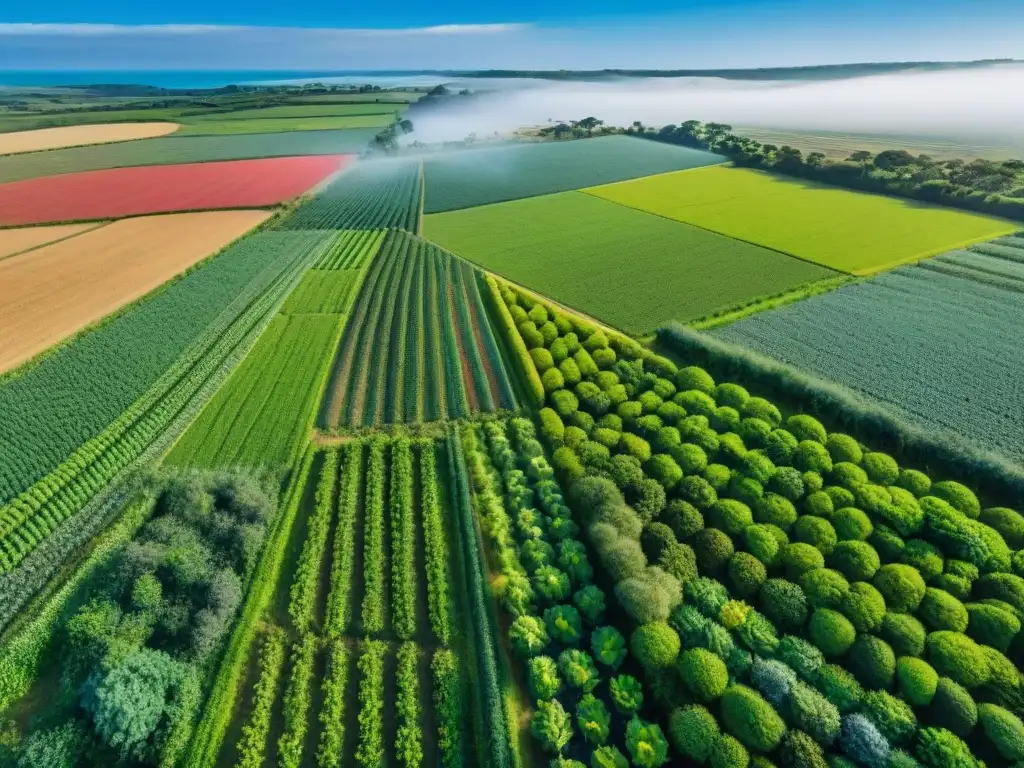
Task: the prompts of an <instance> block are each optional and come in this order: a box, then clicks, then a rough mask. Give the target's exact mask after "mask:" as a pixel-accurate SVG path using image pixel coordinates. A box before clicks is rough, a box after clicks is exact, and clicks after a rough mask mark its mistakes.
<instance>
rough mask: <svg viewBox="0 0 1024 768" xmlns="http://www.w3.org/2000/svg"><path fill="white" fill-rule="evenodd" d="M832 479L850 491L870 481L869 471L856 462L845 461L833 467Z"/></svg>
mask: <svg viewBox="0 0 1024 768" xmlns="http://www.w3.org/2000/svg"><path fill="white" fill-rule="evenodd" d="M832 480H833V481H834V482H836V483H838V484H839V485H840V486H842V487H843V488H845V489H848V490H849V491H854V490H855V489H857V488H859V487H860V486H862V485H866V484H867V482H868V473H867V472H865V471H864V470H863V469H862V468H860V467H858V466H857V465H856V464H850V463H849V462H846V461H843V462H840V463H839V464H836V465H834V466H833V467H832Z"/></svg>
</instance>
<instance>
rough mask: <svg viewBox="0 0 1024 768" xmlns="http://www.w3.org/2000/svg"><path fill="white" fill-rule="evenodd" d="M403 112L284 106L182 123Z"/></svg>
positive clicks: (386, 106)
mask: <svg viewBox="0 0 1024 768" xmlns="http://www.w3.org/2000/svg"><path fill="white" fill-rule="evenodd" d="M403 109H405V107H404V105H403V104H400V103H374V102H369V103H367V102H363V103H356V104H288V105H283V106H277V107H262V108H259V109H236V110H232V111H230V112H217V113H215V114H209V115H203V114H198V115H188V116H184V117H182V122H184V123H186V124H187V123H201V122H216V123H224V122H234V121H238V120H246V121H248V120H267V119H284V118H291V119H294V118H300V117H350V116H357V117H366V116H368V115H392V116H393V115H399V114H401V113H402V110H403Z"/></svg>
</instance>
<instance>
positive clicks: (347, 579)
mask: <svg viewBox="0 0 1024 768" xmlns="http://www.w3.org/2000/svg"><path fill="white" fill-rule="evenodd" d="M343 452H344V461H343V468H342V471H341V488H340V489H339V491H338V521H337V528H336V529H335V533H334V555H333V559H332V561H331V583H330V591H329V592H328V595H327V617H326V619H325V620H324V634H325V635H326V636H327V637H330V638H334V637H338V636H340V635H343V634H345V631H346V630H347V628H348V626H349V623H350V622H351V620H352V604H351V600H350V598H351V589H352V586H351V585H352V577H353V573H354V570H355V559H354V557H355V546H356V542H355V538H356V523H357V519H356V518H357V516H358V513H359V498H360V490H361V488H362V484H361V480H362V476H363V444H362V443H360V442H353V443H350V444H349V445H348V446H346V447H345V448H344V449H343Z"/></svg>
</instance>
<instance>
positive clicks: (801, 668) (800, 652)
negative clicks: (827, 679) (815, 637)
mask: <svg viewBox="0 0 1024 768" xmlns="http://www.w3.org/2000/svg"><path fill="white" fill-rule="evenodd" d="M776 656H777V657H778V659H779V661H782V662H784V663H785V664H788V665H789V666H791V667H792V668H793V671H794V672H796V673H797V674H798V675H799V676H800V678H801V679H802V680H808V681H810V680H814V677H815V675H817V673H818V670H819V669H821V668H822V667H823V666H824V664H825V657H824V656H823V655H822V653H821V651H819V650H818V648H817V647H815V646H813V645H811V644H810V643H809V642H807V641H806V640H804V639H803V638H800V637H796V636H795V635H785V636H784V637H783V638H782V639H781V640H780V641H779V648H778V652H777V654H776Z"/></svg>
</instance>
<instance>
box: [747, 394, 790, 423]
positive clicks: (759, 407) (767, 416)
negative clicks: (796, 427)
mask: <svg viewBox="0 0 1024 768" xmlns="http://www.w3.org/2000/svg"><path fill="white" fill-rule="evenodd" d="M742 411H743V415H744V416H750V417H751V418H755V419H762V420H764V421H767V422H768V423H769V424H771V425H772V426H773V427H777V426H779V424H781V423H782V414H781V413H780V412H779V409H778V408H776V407H775V406H774V405H773V404H772V403H770V402H768V401H767V400H765V399H764V398H763V397H752V398H750V399H749V400H747V402H745V403H744V404H743V408H742Z"/></svg>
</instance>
